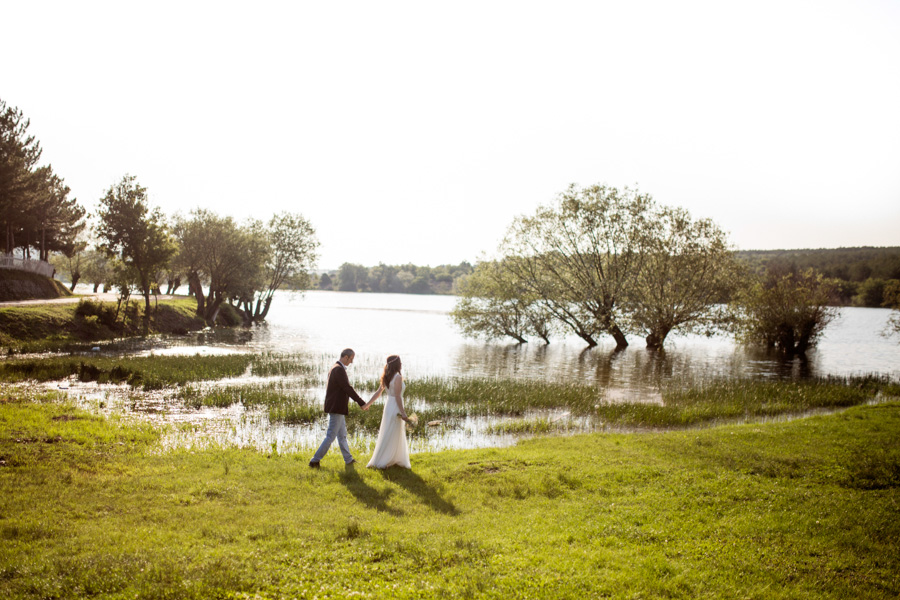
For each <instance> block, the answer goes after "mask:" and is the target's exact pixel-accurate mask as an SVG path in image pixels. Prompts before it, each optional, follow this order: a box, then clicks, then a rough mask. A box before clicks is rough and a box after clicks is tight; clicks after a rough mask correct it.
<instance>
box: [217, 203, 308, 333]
mask: <svg viewBox="0 0 900 600" xmlns="http://www.w3.org/2000/svg"><path fill="white" fill-rule="evenodd" d="M249 228H250V231H251V232H252V234H253V236H254V237H255V238H256V239H258V240H262V241H264V243H265V245H266V248H265V254H266V257H265V262H264V265H263V273H262V278H261V279H260V280H259V281H258V282H257V285H256V286H246V287H245V288H244V289H241V290H240V291H239V292H236V293H233V294H232V298H231V299H232V301H234V304H235V305H236V306H240V307H241V310H243V314H244V316H245V319H246V320H247V321H248V322H259V321H264V320H265V318H266V315H267V314H268V312H269V307H270V306H271V305H272V298H273V296H274V294H275V292H276V291H277V290H278V289H279V288H281V287H282V286H283V285H285V284H286V283H287V282H288V281H290V282H291V283H292V284H293V286H294V287H295V288H299V289H306V288H308V287H309V283H310V279H311V271H312V269H313V268H314V267H315V264H316V260H317V258H318V247H319V241H318V240H317V239H316V230H315V229H313V226H312V225H311V224H310V222H309V221H307V220H306V219H305V218H303V216H302V215H299V214H291V213H286V212H285V213H279V214H277V215H275V216H274V217H272V219H271V220H270V221H269V223H268V225H265V226H264V225H263V224H262V223H261V222H259V221H254V222H252V223H251V224H250V226H249Z"/></svg>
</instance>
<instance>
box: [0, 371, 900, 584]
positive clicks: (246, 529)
mask: <svg viewBox="0 0 900 600" xmlns="http://www.w3.org/2000/svg"><path fill="white" fill-rule="evenodd" d="M35 394H36V393H35V392H29V391H26V390H24V389H23V388H19V387H16V386H12V385H9V384H3V385H2V387H0V597H3V598H122V599H124V598H248V599H249V598H294V597H297V598H349V597H353V598H445V597H454V598H455V597H459V598H503V599H508V598H579V599H584V598H835V599H837V598H896V597H898V595H900V403H897V402H885V403H881V404H878V405H866V406H857V407H853V408H849V409H847V410H845V411H843V412H839V413H835V414H831V415H827V416H815V417H808V418H803V419H797V420H792V421H787V422H778V423H766V424H750V425H729V426H720V427H709V428H705V429H687V430H682V431H674V432H668V433H653V434H593V435H581V436H574V437H549V438H539V439H533V440H529V441H524V442H521V443H519V444H518V445H517V446H515V447H512V448H504V449H489V450H476V451H445V452H440V453H434V454H415V455H413V456H412V463H413V469H412V470H411V471H407V470H402V469H389V470H387V471H385V472H380V471H371V470H368V469H366V468H365V467H364V466H363V465H365V462H366V460H367V458H368V457H366V456H363V455H362V454H360V453H357V459H358V460H359V461H360V463H361V464H358V465H357V466H356V468H353V467H350V468H345V466H344V464H343V462H342V460H341V458H340V455H339V453H338V452H337V451H336V450H333V451H332V452H331V453H329V455H328V456H327V457H326V458H325V460H324V461H323V463H322V465H323V466H322V468H321V469H319V470H311V469H309V468H308V467H307V466H306V461H307V460H308V458H309V457H308V456H301V455H277V454H264V453H260V452H256V451H252V450H237V449H211V450H202V451H200V450H194V451H191V450H183V451H175V452H161V451H160V450H159V447H158V446H157V443H156V441H157V439H158V436H159V435H160V433H159V432H158V431H156V430H154V429H153V428H151V427H150V426H149V425H146V424H138V423H135V422H126V421H120V420H117V419H105V418H102V417H98V416H95V415H92V414H89V413H86V412H82V411H79V410H77V409H75V408H73V407H72V406H70V405H67V404H66V403H65V401H63V400H62V399H61V397H57V396H55V395H52V396H46V397H42V396H38V395H35Z"/></svg>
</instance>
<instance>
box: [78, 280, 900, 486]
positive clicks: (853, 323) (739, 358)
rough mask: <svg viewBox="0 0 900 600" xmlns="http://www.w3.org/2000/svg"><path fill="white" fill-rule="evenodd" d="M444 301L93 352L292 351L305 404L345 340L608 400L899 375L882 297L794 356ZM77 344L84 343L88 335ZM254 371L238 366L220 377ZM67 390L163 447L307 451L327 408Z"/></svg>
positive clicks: (368, 370)
mask: <svg viewBox="0 0 900 600" xmlns="http://www.w3.org/2000/svg"><path fill="white" fill-rule="evenodd" d="M454 303H455V299H454V298H452V297H448V296H412V295H396V294H347V293H339V292H308V293H307V294H306V295H301V294H297V293H293V292H286V293H278V294H277V295H276V298H275V302H274V303H273V306H272V310H271V312H270V314H269V321H268V323H265V324H262V325H257V326H254V327H252V328H236V329H222V330H206V331H202V332H198V333H194V334H189V335H183V336H155V337H149V338H141V339H133V340H120V341H115V342H110V343H108V344H103V345H100V346H99V352H100V353H102V354H109V355H119V354H148V353H157V354H185V355H187V356H191V355H196V354H201V355H203V354H207V355H208V354H218V353H227V352H277V353H302V354H303V355H304V356H305V357H306V358H305V360H309V361H310V362H311V364H313V365H315V366H316V367H317V372H318V373H319V377H320V379H321V380H322V381H321V385H319V386H316V387H313V388H308V387H300V386H301V384H299V383H292V382H291V380H290V378H289V377H288V378H280V380H279V381H280V383H281V384H284V385H285V386H287V387H290V386H291V385H296V386H298V387H297V388H296V389H295V390H293V391H295V392H296V394H297V395H298V396H303V397H306V398H308V399H309V401H310V402H311V403H313V404H316V403H319V402H321V399H322V397H323V396H324V374H325V372H326V370H327V367H328V366H329V365H330V364H332V363H333V362H334V361H335V360H337V354H338V353H339V352H340V350H341V349H342V348H344V347H347V346H350V347H353V348H354V349H355V350H356V352H357V360H356V361H355V362H354V364H353V366H352V368H351V377H352V378H353V379H354V381H370V380H374V379H375V378H376V377H377V376H378V374H379V372H380V371H381V368H382V366H383V364H384V357H385V356H387V355H389V354H400V355H401V356H402V357H403V361H404V366H405V373H406V376H407V379H408V380H414V379H416V378H425V377H489V378H498V379H541V380H549V381H554V382H565V381H574V382H580V383H587V384H594V385H596V386H598V387H599V388H601V391H602V395H603V397H604V398H606V399H607V400H610V401H627V402H649V403H659V402H661V391H662V390H664V389H665V387H666V386H667V385H671V384H673V383H674V384H679V385H680V384H683V383H688V382H695V381H701V380H704V379H716V378H723V377H728V378H733V377H739V378H754V379H770V378H809V377H815V376H823V375H850V374H864V373H879V374H882V375H888V376H892V377H900V371H898V368H900V344H897V343H896V340H889V339H885V338H884V337H881V336H880V335H879V334H880V332H881V330H882V329H883V328H884V325H885V323H886V322H887V319H888V317H889V316H890V311H888V310H884V309H844V310H843V313H842V317H841V318H840V319H839V320H838V321H837V322H836V323H834V324H833V325H832V326H831V327H830V328H829V329H828V330H827V332H826V336H825V338H824V339H823V340H822V342H821V344H820V346H819V347H818V348H817V349H816V350H815V351H812V352H810V353H809V354H808V356H806V357H803V358H790V359H785V358H783V357H781V356H780V355H778V354H777V353H771V352H766V351H764V350H759V349H748V348H743V347H741V346H738V345H736V344H735V343H734V342H733V341H732V340H730V339H728V338H724V337H720V338H705V337H701V336H672V337H671V339H670V340H667V346H666V349H665V350H660V351H650V350H647V349H646V348H644V346H643V343H642V340H640V339H631V340H630V341H631V342H632V345H631V346H629V347H628V348H626V349H624V350H616V349H615V348H614V345H613V344H612V343H611V342H609V343H606V344H601V345H600V346H597V347H595V348H591V349H585V347H584V344H583V343H582V342H581V341H580V340H578V339H577V338H576V339H573V338H567V339H564V340H558V341H554V343H552V344H550V345H544V344H542V343H529V344H508V343H503V342H493V343H478V342H473V341H471V340H467V339H465V338H463V337H462V336H461V335H460V334H459V333H458V332H457V331H456V329H455V328H454V327H453V326H452V323H451V322H450V319H449V316H448V313H449V311H450V310H451V309H452V307H453V305H454ZM85 351H86V352H91V353H93V352H94V351H93V350H92V349H90V348H86V349H85ZM261 381H262V379H260V378H255V379H254V378H249V377H245V378H239V379H233V380H229V381H223V382H218V383H217V384H216V385H241V384H247V383H259V382H261ZM267 381H268V380H267ZM304 385H306V384H304ZM69 393H70V395H72V397H76V398H79V401H80V402H82V403H83V404H84V405H85V406H88V407H91V408H93V409H94V410H98V411H100V412H115V411H119V412H120V413H125V414H127V415H131V416H134V417H135V418H140V419H144V420H151V421H153V422H156V423H159V424H163V425H165V426H166V427H167V431H168V433H167V434H166V440H165V443H166V444H167V446H169V447H176V446H177V447H184V446H192V445H203V444H207V445H215V444H224V445H239V446H244V447H252V448H257V449H260V450H263V451H270V450H275V451H278V452H308V451H310V450H312V449H315V447H317V446H318V444H319V442H320V441H321V436H322V435H323V432H324V427H325V420H324V417H323V418H322V419H321V420H320V421H317V422H315V423H312V424H305V425H285V424H282V423H270V422H269V420H268V414H267V413H266V412H265V411H263V410H260V409H245V408H244V407H243V406H241V405H240V404H237V405H234V406H232V407H229V408H226V409H214V408H204V409H200V410H194V409H189V408H186V407H185V406H184V405H183V403H182V402H181V401H179V400H178V399H177V398H175V394H174V392H166V393H152V394H147V393H143V392H136V391H133V390H130V389H128V388H126V387H124V386H97V385H96V384H81V383H78V382H71V389H70V390H69ZM167 394H168V395H167ZM409 404H410V409H411V410H413V411H415V410H417V409H418V410H424V409H426V408H427V407H428V405H429V399H427V398H410V399H409ZM524 418H525V419H533V420H536V419H545V420H550V421H552V422H553V424H554V428H553V430H552V432H553V433H556V434H570V433H575V432H589V431H597V430H603V429H604V424H602V423H596V422H593V421H592V420H591V419H588V418H578V419H575V418H572V417H570V416H568V415H565V414H563V413H539V412H537V411H533V412H528V413H526V414H525V415H524ZM351 419H352V415H351ZM497 422H498V418H495V417H479V416H465V417H461V418H458V419H447V420H445V422H444V423H442V424H441V425H440V426H437V427H433V428H428V429H427V431H425V430H422V431H419V432H415V433H411V434H410V437H409V440H410V451H411V452H414V453H415V452H422V451H430V450H441V449H445V448H478V447H485V446H506V445H511V444H514V443H515V442H516V440H517V439H521V438H520V436H518V435H513V434H504V433H497V434H487V433H486V432H487V431H490V430H491V428H492V427H493V426H494V425H496V424H497ZM420 427H421V426H420ZM199 432H202V435H198V433H199ZM351 443H352V444H353V445H354V447H355V448H357V449H359V451H361V452H363V453H366V452H370V451H371V450H372V448H373V447H374V436H373V435H371V434H369V433H365V432H360V433H355V434H353V435H352V436H351ZM346 483H347V485H348V488H349V487H353V486H355V485H356V484H355V483H354V481H353V480H352V474H350V475H348V479H347V482H346ZM354 489H355V488H354ZM359 491H360V493H363V492H366V490H359ZM366 493H367V492H366ZM383 500H385V501H386V499H383Z"/></svg>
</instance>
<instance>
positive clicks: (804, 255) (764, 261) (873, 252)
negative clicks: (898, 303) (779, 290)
mask: <svg viewBox="0 0 900 600" xmlns="http://www.w3.org/2000/svg"><path fill="white" fill-rule="evenodd" d="M737 256H738V259H739V260H740V261H741V262H742V263H745V264H746V265H747V266H748V268H749V269H751V270H752V271H754V272H757V273H761V272H764V271H765V270H766V269H776V270H777V269H781V270H785V269H793V270H798V271H806V270H808V269H813V270H814V271H815V272H817V273H820V274H821V275H822V276H823V277H825V278H828V279H833V280H835V281H836V286H837V287H836V293H835V297H834V300H833V301H834V303H835V304H838V305H841V306H867V307H888V308H890V307H891V302H892V301H891V297H890V287H891V285H900V247H896V246H893V247H883V248H875V247H862V248H827V249H815V250H741V251H739V252H738V253H737Z"/></svg>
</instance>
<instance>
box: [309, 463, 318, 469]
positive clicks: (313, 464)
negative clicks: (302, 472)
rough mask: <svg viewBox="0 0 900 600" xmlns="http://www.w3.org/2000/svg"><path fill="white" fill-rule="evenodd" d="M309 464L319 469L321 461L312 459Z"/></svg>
mask: <svg viewBox="0 0 900 600" xmlns="http://www.w3.org/2000/svg"><path fill="white" fill-rule="evenodd" d="M309 466H310V467H312V468H313V469H318V468H319V463H318V462H316V461H310V463H309Z"/></svg>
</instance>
